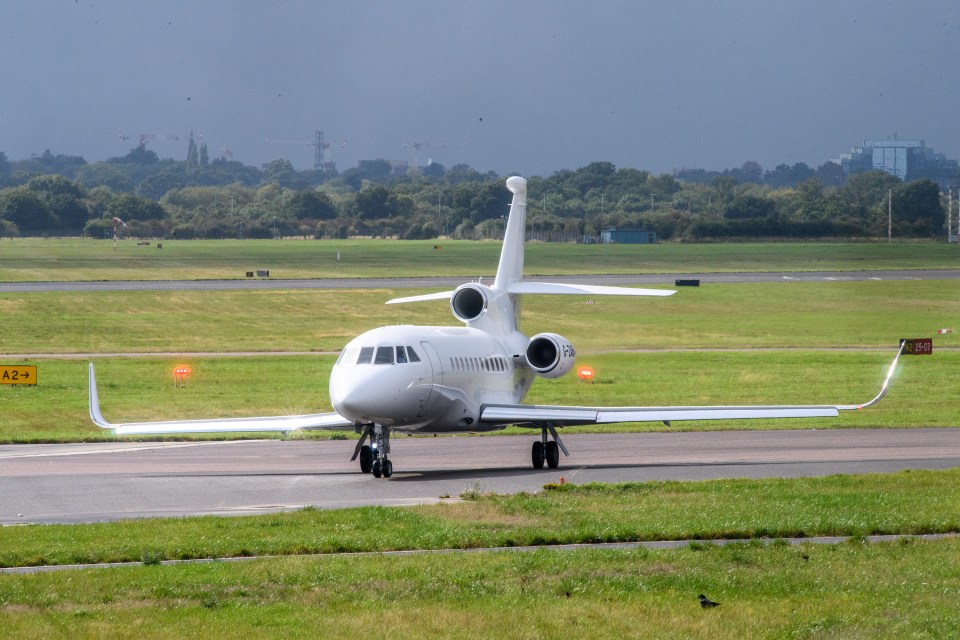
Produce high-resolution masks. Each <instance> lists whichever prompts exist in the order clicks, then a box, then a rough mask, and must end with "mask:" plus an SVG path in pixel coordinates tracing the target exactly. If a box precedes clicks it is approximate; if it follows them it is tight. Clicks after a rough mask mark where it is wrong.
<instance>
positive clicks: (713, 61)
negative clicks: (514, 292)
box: [0, 0, 960, 176]
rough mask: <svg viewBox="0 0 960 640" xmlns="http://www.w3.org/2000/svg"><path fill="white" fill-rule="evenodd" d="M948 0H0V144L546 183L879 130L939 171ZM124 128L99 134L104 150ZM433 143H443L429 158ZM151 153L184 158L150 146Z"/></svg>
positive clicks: (776, 152) (775, 152)
mask: <svg viewBox="0 0 960 640" xmlns="http://www.w3.org/2000/svg"><path fill="white" fill-rule="evenodd" d="M956 60H960V5H958V4H957V3H956V2H953V1H948V0H928V1H922V0H921V1H919V2H910V3H908V2H902V1H892V0H873V1H861V0H854V1H838V0H807V1H803V2H780V1H776V0H732V1H729V2H709V1H704V2H684V1H674V0H672V1H670V2H640V1H626V2H619V1H604V0H589V1H588V0H579V1H575V2H574V1H569V0H554V1H544V0H529V1H523V0H515V1H512V2H509V1H505V0H484V1H475V2H456V1H451V0H447V1H443V2H441V1H426V0H423V1H417V0H410V1H407V2H396V1H394V2H388V1H372V0H338V1H336V2H327V1H324V0H320V1H312V2H311V1H297V0H290V1H283V0H273V1H264V2H252V1H241V0H233V1H228V0H203V1H200V0H164V1H162V2H135V1H132V0H130V1H121V0H60V1H53V0H5V1H4V2H3V3H2V4H0V61H2V63H0V79H2V82H0V151H4V152H6V154H7V156H8V158H10V159H14V160H16V159H22V158H26V157H28V156H30V155H31V154H34V153H41V152H43V151H44V150H45V149H50V150H51V151H53V152H54V153H63V154H70V155H82V156H84V157H85V158H86V159H87V160H88V161H91V162H92V161H96V160H103V159H106V158H108V157H112V156H120V155H124V154H126V153H127V151H129V150H130V149H131V148H132V147H133V146H134V145H135V144H136V143H135V139H136V136H137V135H138V134H140V133H156V134H159V135H160V136H161V138H162V136H167V135H175V134H185V133H188V132H190V131H191V130H193V131H194V132H195V133H196V134H197V135H198V136H200V135H202V136H203V140H204V141H205V142H206V143H207V145H208V147H209V149H210V154H211V156H212V157H217V156H219V155H220V154H221V152H222V149H223V148H226V147H229V148H230V149H232V151H233V155H234V159H235V160H239V161H241V162H244V163H246V164H253V165H259V164H261V163H264V162H268V161H270V160H272V159H275V158H281V157H283V158H288V159H290V160H291V161H292V162H293V163H294V165H295V166H296V167H297V168H298V169H306V168H310V167H312V164H313V155H312V153H313V150H312V148H311V147H310V146H308V145H282V144H277V143H266V142H265V139H267V138H271V139H274V140H277V139H279V140H309V139H310V138H311V136H312V132H313V131H314V129H322V130H324V131H325V133H326V137H327V140H328V141H331V142H339V141H343V142H345V143H346V147H345V148H342V149H336V150H335V151H334V153H333V159H334V160H335V161H336V162H337V164H338V167H339V168H340V169H341V170H343V169H346V168H349V167H351V166H355V165H356V163H357V161H358V160H360V159H372V158H387V159H407V160H412V159H413V151H412V149H411V148H409V147H405V146H404V144H405V143H406V144H409V143H413V142H421V143H427V142H428V143H430V146H429V147H426V148H424V149H423V150H422V151H421V152H420V162H421V163H423V162H424V161H425V159H426V158H427V157H432V158H434V159H435V160H436V161H438V162H441V163H443V164H444V165H445V166H447V167H450V166H451V165H453V164H456V163H461V162H464V163H467V164H469V165H471V166H472V167H474V168H476V169H478V170H481V171H488V170H493V171H496V172H497V173H507V172H519V173H521V174H525V175H543V176H546V175H550V174H551V173H553V172H554V171H557V170H560V169H566V168H569V169H573V168H577V167H580V166H583V165H585V164H587V163H589V162H592V161H596V160H605V161H610V162H613V163H614V164H616V165H617V166H618V167H637V168H641V169H647V170H650V171H655V172H662V171H670V170H672V169H673V168H675V167H687V168H693V167H699V168H706V169H723V168H730V167H736V166H740V165H741V164H742V163H743V162H744V161H747V160H756V161H757V162H759V163H760V164H761V165H763V167H764V168H766V169H772V168H773V167H774V166H775V165H777V164H780V163H784V162H785V163H788V164H793V163H795V162H806V163H807V164H809V165H811V166H817V165H819V164H822V163H823V162H824V161H826V160H828V159H830V158H836V157H838V156H839V154H840V153H843V152H845V151H848V150H849V147H850V146H852V145H855V144H859V143H860V142H862V140H863V139H864V138H874V137H884V136H890V135H892V134H894V133H895V132H896V133H899V134H900V135H901V137H910V138H914V137H916V138H922V139H925V140H926V141H927V144H928V146H932V147H934V148H935V149H936V150H937V151H940V152H944V153H946V154H947V155H948V156H949V157H954V158H955V157H957V156H960V140H958V139H957V115H956V114H957V113H958V105H957V97H958V93H960V67H958V65H957V64H956V63H955V61H956ZM121 134H125V135H130V136H133V138H132V139H130V140H127V141H123V140H121V139H120V137H119V136H120V135H121ZM444 145H446V146H444ZM148 148H151V149H153V150H154V151H156V152H157V153H158V154H159V155H160V156H161V157H175V158H177V159H184V158H185V157H186V143H185V142H175V141H172V140H165V139H158V140H156V141H151V142H150V143H148Z"/></svg>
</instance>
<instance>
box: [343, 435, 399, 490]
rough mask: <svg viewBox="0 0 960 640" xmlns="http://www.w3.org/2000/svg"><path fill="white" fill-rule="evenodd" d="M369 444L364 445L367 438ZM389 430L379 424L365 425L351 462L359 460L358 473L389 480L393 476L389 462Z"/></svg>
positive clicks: (391, 464)
mask: <svg viewBox="0 0 960 640" xmlns="http://www.w3.org/2000/svg"><path fill="white" fill-rule="evenodd" d="M368 437H369V438H370V442H371V444H369V445H368V444H364V443H365V442H366V440H367V438H368ZM389 455H390V429H388V428H387V427H384V426H381V425H379V424H374V425H367V426H366V427H364V429H363V433H362V434H361V435H360V440H359V441H357V447H356V449H354V452H353V457H352V458H350V460H351V461H353V460H356V459H357V458H358V457H359V458H360V473H372V474H373V477H374V478H381V477H382V478H389V477H390V476H392V475H393V463H392V462H390V458H389V457H388V456H389Z"/></svg>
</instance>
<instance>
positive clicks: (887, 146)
mask: <svg viewBox="0 0 960 640" xmlns="http://www.w3.org/2000/svg"><path fill="white" fill-rule="evenodd" d="M840 166H841V167H842V168H843V170H844V171H845V172H846V173H847V175H853V174H855V173H863V172H865V171H874V170H876V171H884V172H886V173H889V174H891V175H894V176H897V177H898V178H900V179H901V180H903V181H904V182H909V181H911V180H919V179H920V178H929V179H930V180H933V181H934V182H936V183H937V184H938V185H940V189H941V190H946V189H948V188H949V187H950V186H951V183H952V182H955V181H956V178H957V161H956V160H948V159H947V157H946V156H945V155H944V154H942V153H935V152H934V150H933V149H932V148H930V147H928V146H927V145H926V143H925V142H924V141H923V140H901V139H900V138H899V137H898V136H894V137H893V139H892V140H864V141H863V146H862V147H853V148H852V149H851V150H850V153H845V154H843V155H841V156H840Z"/></svg>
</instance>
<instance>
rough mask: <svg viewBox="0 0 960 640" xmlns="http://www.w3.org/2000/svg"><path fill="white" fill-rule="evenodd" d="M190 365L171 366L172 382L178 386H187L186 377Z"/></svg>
mask: <svg viewBox="0 0 960 640" xmlns="http://www.w3.org/2000/svg"><path fill="white" fill-rule="evenodd" d="M191 373H192V372H191V370H190V367H189V366H188V365H185V364H178V365H177V366H176V367H174V368H173V383H174V385H175V386H178V387H185V386H187V379H188V378H189V377H190V374H191Z"/></svg>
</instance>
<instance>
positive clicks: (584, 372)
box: [577, 367, 593, 382]
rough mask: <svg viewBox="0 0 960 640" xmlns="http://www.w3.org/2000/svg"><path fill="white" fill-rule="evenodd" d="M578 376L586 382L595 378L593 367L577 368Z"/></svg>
mask: <svg viewBox="0 0 960 640" xmlns="http://www.w3.org/2000/svg"><path fill="white" fill-rule="evenodd" d="M577 376H578V377H579V378H580V379H581V380H583V381H584V382H590V381H591V380H593V367H580V368H579V369H577Z"/></svg>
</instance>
